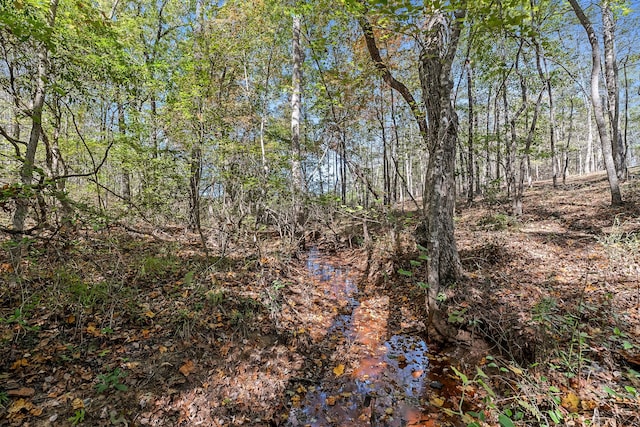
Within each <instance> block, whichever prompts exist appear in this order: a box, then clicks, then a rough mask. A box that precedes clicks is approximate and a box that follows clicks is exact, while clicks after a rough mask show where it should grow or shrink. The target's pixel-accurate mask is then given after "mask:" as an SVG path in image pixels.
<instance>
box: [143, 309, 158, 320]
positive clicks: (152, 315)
mask: <svg viewBox="0 0 640 427" xmlns="http://www.w3.org/2000/svg"><path fill="white" fill-rule="evenodd" d="M144 315H145V316H147V317H148V318H149V319H153V318H154V317H156V314H155V313H154V312H153V311H151V310H147V311H145V312H144Z"/></svg>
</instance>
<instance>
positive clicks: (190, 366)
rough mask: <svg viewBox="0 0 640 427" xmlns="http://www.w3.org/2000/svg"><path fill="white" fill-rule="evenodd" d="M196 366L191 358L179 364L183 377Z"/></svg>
mask: <svg viewBox="0 0 640 427" xmlns="http://www.w3.org/2000/svg"><path fill="white" fill-rule="evenodd" d="M195 368H196V366H195V364H194V363H193V361H191V360H187V361H186V362H185V363H184V365H182V366H180V369H179V370H180V373H181V374H182V375H184V376H185V377H188V376H189V375H191V373H192V372H193V370H194V369H195Z"/></svg>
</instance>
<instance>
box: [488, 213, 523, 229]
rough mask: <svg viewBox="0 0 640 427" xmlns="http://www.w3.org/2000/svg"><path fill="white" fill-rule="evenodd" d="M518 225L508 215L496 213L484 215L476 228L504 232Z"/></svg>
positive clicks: (515, 220)
mask: <svg viewBox="0 0 640 427" xmlns="http://www.w3.org/2000/svg"><path fill="white" fill-rule="evenodd" d="M517 224H518V220H517V219H516V218H514V217H512V216H510V215H506V214H503V213H496V214H493V215H485V216H483V217H482V218H480V220H478V226H479V227H482V228H483V229H487V230H492V231H501V230H506V229H508V228H509V227H513V226H515V225H517Z"/></svg>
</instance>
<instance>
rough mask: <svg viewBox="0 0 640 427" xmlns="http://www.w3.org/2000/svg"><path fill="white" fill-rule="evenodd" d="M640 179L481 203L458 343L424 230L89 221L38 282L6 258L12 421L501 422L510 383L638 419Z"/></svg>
mask: <svg viewBox="0 0 640 427" xmlns="http://www.w3.org/2000/svg"><path fill="white" fill-rule="evenodd" d="M624 190H625V195H627V198H628V199H629V202H628V203H627V204H626V205H625V206H624V207H622V208H619V209H618V210H615V211H613V210H611V208H609V207H608V206H607V196H606V185H605V182H604V181H603V180H602V178H601V177H598V176H596V177H593V178H589V179H588V180H576V181H574V182H569V183H568V184H567V185H566V186H565V187H563V188H561V189H559V190H555V191H553V190H551V189H550V187H549V185H548V184H541V185H536V186H534V188H532V189H531V190H530V192H529V193H528V195H527V200H526V201H525V207H526V209H525V215H524V216H523V217H522V218H520V219H519V220H517V221H515V220H514V221H511V222H509V223H508V224H507V226H506V228H503V227H502V226H500V227H494V226H493V225H492V224H494V222H492V221H493V220H494V219H495V218H496V214H497V213H502V214H503V215H506V213H505V212H508V207H507V205H506V204H504V205H500V204H498V205H486V204H482V203H479V204H477V205H476V206H473V207H471V208H466V209H463V210H461V211H460V213H459V219H458V222H457V237H458V242H459V248H460V251H461V256H462V260H463V263H464V267H465V271H466V273H467V277H466V279H465V280H464V281H462V282H461V283H459V284H458V285H457V286H456V287H453V288H451V289H450V290H449V291H448V293H447V301H446V302H445V306H446V308H447V310H448V311H449V314H450V320H451V319H454V320H455V321H457V322H459V325H460V327H461V329H462V330H464V331H467V332H468V333H469V335H470V336H471V337H472V339H470V340H469V339H465V340H463V341H460V342H457V343H454V344H455V345H451V346H449V347H446V348H441V347H438V346H437V345H435V344H430V345H429V346H428V347H427V340H426V328H425V325H424V323H423V321H422V319H424V307H423V293H422V292H423V291H422V290H421V289H420V288H419V286H416V284H415V282H414V278H412V277H407V276H404V275H402V274H399V275H398V274H394V271H395V270H396V269H398V268H403V267H404V268H406V269H409V268H410V267H411V266H412V264H410V263H409V262H408V261H409V260H415V259H418V258H417V255H416V253H415V252H413V251H412V249H411V245H405V248H404V249H403V251H404V252H403V253H400V254H396V255H393V256H391V255H384V254H381V253H376V254H374V256H371V254H370V253H369V254H367V253H366V252H365V251H364V250H363V249H342V250H340V251H339V252H337V253H336V254H335V255H334V256H331V255H329V252H327V251H322V252H313V251H312V252H311V253H309V254H303V255H302V256H301V257H300V259H299V260H295V259H292V258H290V257H288V256H287V255H284V254H283V253H278V252H277V251H271V252H268V253H267V254H265V253H262V254H261V255H257V254H255V255H252V254H249V255H247V254H246V250H240V249H239V250H237V251H236V252H235V253H233V251H232V252H231V254H230V255H229V256H228V257H227V258H224V259H222V258H220V259H216V260H215V262H213V263H212V262H211V260H208V261H207V260H205V259H204V257H203V255H202V254H200V253H199V252H198V250H197V243H196V242H197V241H198V236H186V237H185V236H184V235H180V236H178V235H176V236H175V237H174V238H173V240H172V241H169V242H163V241H158V240H154V239H151V238H146V237H139V236H132V235H131V234H130V233H126V232H124V231H121V232H118V231H115V230H112V231H110V232H109V234H108V235H102V234H99V233H96V234H92V233H86V234H84V235H83V236H79V238H78V239H77V240H76V242H75V243H74V245H72V248H71V250H70V251H69V252H68V253H65V254H63V255H64V256H62V257H61V256H60V253H59V252H56V251H55V250H50V249H48V248H45V247H41V248H39V247H38V246H37V244H36V246H35V249H36V250H38V251H39V253H38V255H37V256H36V257H32V259H31V260H29V261H25V264H24V265H23V266H21V271H22V272H23V274H22V281H21V282H20V283H18V282H16V281H15V280H12V279H11V277H12V276H14V272H13V270H12V268H11V265H10V264H9V263H8V261H7V260H4V259H0V264H1V265H2V266H5V265H6V267H3V268H2V272H1V274H2V280H3V281H4V282H5V283H6V285H4V286H3V288H2V291H1V293H0V319H1V320H2V321H0V339H1V340H2V347H1V348H0V357H1V358H2V361H1V362H0V424H2V425H16V426H17V425H30V426H40V425H42V426H45V425H52V426H53V425H74V424H78V425H92V426H111V425H154V426H176V425H185V426H186V425H198V424H200V425H214V426H215V425H220V426H222V425H225V426H226V425H252V426H261V425H264V426H271V425H290V426H295V425H383V423H386V424H387V425H416V426H418V425H419V426H431V425H447V424H449V425H465V423H468V422H470V421H472V422H476V423H478V425H498V424H499V422H500V421H502V422H503V423H506V419H507V418H508V419H509V420H511V419H512V418H513V416H507V415H506V413H503V412H500V413H492V412H491V411H489V410H487V408H486V407H485V406H483V405H484V404H483V401H484V400H486V399H487V398H491V397H492V396H494V395H495V396H496V399H498V398H500V397H501V396H502V398H504V399H508V398H509V397H508V396H515V399H516V400H514V401H519V404H520V407H519V408H520V409H522V408H527V407H528V408H530V410H529V412H528V413H529V414H531V413H534V412H535V411H536V410H537V411H539V413H541V414H542V415H543V416H544V417H546V419H548V420H553V416H561V417H562V418H561V420H562V422H565V423H566V425H575V426H580V425H587V423H590V422H593V421H594V420H595V421H597V422H599V423H600V424H601V425H607V424H609V425H613V424H612V423H616V422H617V425H633V424H634V423H638V418H637V417H638V416H637V414H638V413H640V411H639V406H640V401H639V400H638V393H637V390H640V376H638V375H637V372H638V369H640V367H639V365H638V360H639V359H640V356H639V352H638V349H639V346H640V339H639V337H640V314H639V305H638V304H639V301H640V295H639V293H638V289H639V285H638V282H639V281H638V263H639V261H638V257H639V256H638V251H635V252H634V250H635V249H634V246H633V245H634V244H635V242H636V241H637V238H636V235H637V233H638V231H640V221H639V220H638V218H639V217H640V213H639V211H638V209H637V206H638V199H639V198H638V194H639V193H640V191H639V189H638V185H637V183H635V182H630V183H628V184H626V186H625V188H624ZM585 200H590V201H591V200H593V202H592V203H588V204H587V203H585ZM498 219H499V218H498ZM634 239H636V240H634ZM318 244H319V247H321V248H322V247H323V246H322V241H320V242H319V243H318ZM194 248H195V249H194ZM365 260H368V261H369V264H370V265H369V269H368V270H367V269H366V268H365V267H366V266H365V265H363V264H364V261H365ZM372 266H373V267H372ZM363 271H367V273H368V275H362V272H363ZM381 277H382V278H383V279H380V278H381ZM385 277H386V279H384V278H385ZM375 278H378V279H379V280H374V279H375ZM336 279H337V280H336ZM340 283H341V284H340ZM479 339H482V340H484V342H487V343H488V346H487V345H484V346H483V345H481V344H479ZM489 354H492V355H493V356H494V357H496V359H486V358H485V356H488V355H489ZM493 360H495V361H496V362H497V361H500V362H501V363H493ZM502 361H504V363H502ZM536 361H544V364H536V363H535V362H536ZM452 367H455V370H453V369H452ZM477 368H480V369H481V371H482V372H483V373H484V374H485V375H487V378H484V379H483V381H484V382H482V383H480V382H477V380H476V381H475V382H474V381H473V380H472V378H473V375H474V374H475V372H476V369H477ZM456 372H459V373H460V374H462V375H464V374H463V373H466V375H468V377H467V378H466V379H467V382H466V383H465V381H463V380H462V378H461V377H460V375H458V374H456ZM634 372H635V373H636V375H634V374H633V373H634ZM541 384H542V385H544V387H542V386H541ZM514 387H515V389H514ZM98 390H102V391H98ZM514 393H515V394H514ZM511 399H514V397H511ZM518 399H519V400H518ZM460 405H462V407H463V408H464V412H465V414H464V417H458V416H452V415H451V414H452V413H454V412H455V411H456V410H457V408H459V407H460ZM506 409H508V410H512V409H513V410H514V411H513V413H515V412H516V411H515V410H516V409H518V407H513V406H512V407H510V408H506ZM552 410H553V411H558V412H557V413H556V412H553V414H554V415H553V416H552ZM447 411H448V412H447ZM447 414H449V415H447ZM469 414H474V415H481V414H482V417H484V419H485V420H486V421H481V420H480V419H479V418H477V417H473V416H472V415H469ZM454 415H455V414H454ZM492 417H493V418H492ZM513 422H514V423H515V425H523V424H521V423H520V424H519V422H518V420H515V421H513ZM394 423H395V424H394ZM483 423H484V424H483Z"/></svg>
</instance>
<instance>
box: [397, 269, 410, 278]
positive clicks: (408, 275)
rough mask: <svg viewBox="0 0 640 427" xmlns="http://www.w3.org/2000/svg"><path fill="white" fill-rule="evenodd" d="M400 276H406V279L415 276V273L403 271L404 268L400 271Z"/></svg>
mask: <svg viewBox="0 0 640 427" xmlns="http://www.w3.org/2000/svg"><path fill="white" fill-rule="evenodd" d="M398 274H399V275H401V276H406V277H411V276H413V273H412V272H410V271H408V270H403V269H402V268H399V269H398Z"/></svg>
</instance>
